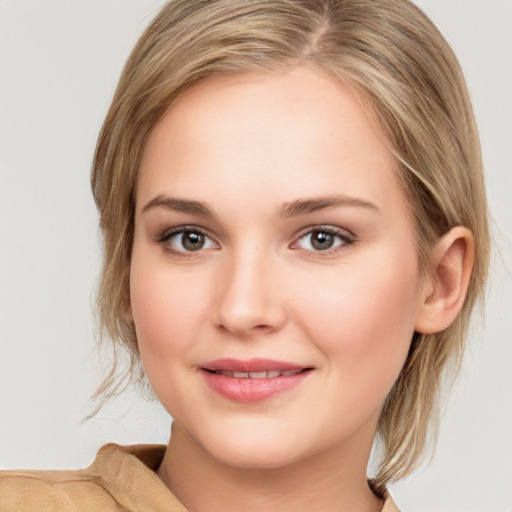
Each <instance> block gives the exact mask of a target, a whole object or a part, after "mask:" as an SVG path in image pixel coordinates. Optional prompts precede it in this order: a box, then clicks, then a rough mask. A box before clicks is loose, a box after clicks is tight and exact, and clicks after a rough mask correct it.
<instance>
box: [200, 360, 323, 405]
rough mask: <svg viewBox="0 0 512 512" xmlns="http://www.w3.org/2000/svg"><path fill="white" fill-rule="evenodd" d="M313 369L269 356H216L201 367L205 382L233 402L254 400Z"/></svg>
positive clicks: (284, 387)
mask: <svg viewBox="0 0 512 512" xmlns="http://www.w3.org/2000/svg"><path fill="white" fill-rule="evenodd" d="M312 371H313V368H312V367H310V366H307V367H306V366H302V365H297V364H294V363H288V362H283V361H275V360H271V359H259V358H256V359H249V360H238V359H217V360H215V361H211V362H209V363H206V364H205V365H203V366H202V367H201V373H202V375H203V376H204V378H205V380H206V383H207V385H208V386H209V388H210V389H212V390H213V391H214V392H215V393H216V394H218V395H220V396H222V397H223V398H227V399H229V400H232V401H235V402H243V403H254V402H261V401H263V400H267V399H270V398H271V397H273V396H275V395H276V394H281V393H284V392H286V391H290V390H292V389H294V388H295V387H297V386H299V385H300V384H301V383H302V382H303V381H304V380H305V379H306V378H307V376H309V375H310V374H311V373H312Z"/></svg>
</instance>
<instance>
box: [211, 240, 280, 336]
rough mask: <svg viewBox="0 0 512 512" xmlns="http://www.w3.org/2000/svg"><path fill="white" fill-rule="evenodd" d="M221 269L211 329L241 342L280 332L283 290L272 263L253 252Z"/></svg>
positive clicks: (241, 255) (227, 263) (247, 252)
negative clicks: (247, 338)
mask: <svg viewBox="0 0 512 512" xmlns="http://www.w3.org/2000/svg"><path fill="white" fill-rule="evenodd" d="M223 265H224V266H223V269H222V271H221V272H219V275H218V281H217V282H218V295H217V302H216V304H215V306H214V312H213V322H214V324H215V326H216V327H217V328H219V329H222V330H224V331H226V332H229V333H230V334H232V335H234V336H236V337H241V338H246V337H250V336H252V335H255V334H265V333H272V332H275V331H277V330H279V329H280V328H282V326H283V325H284V323H285V321H286V308H285V303H284V302H285V301H284V292H285V290H284V286H283V284H284V283H283V282H282V275H281V276H280V274H279V269H277V268H276V265H275V262H273V261H272V259H271V258H270V257H269V256H268V255H266V254H265V253H261V252H258V251H256V250H254V249H253V250H251V251H246V252H245V254H240V255H238V257H236V258H235V257H233V258H232V259H230V260H226V261H225V262H224V263H223Z"/></svg>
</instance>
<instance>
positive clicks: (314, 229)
mask: <svg viewBox="0 0 512 512" xmlns="http://www.w3.org/2000/svg"><path fill="white" fill-rule="evenodd" d="M314 233H325V234H328V235H332V236H334V237H336V238H337V239H338V242H339V243H338V245H335V246H334V247H332V248H329V249H324V250H316V251H315V250H312V249H304V250H305V251H307V252H308V253H309V254H311V255H314V256H317V255H318V256H321V255H330V254H334V253H336V252H338V251H340V250H343V248H344V247H346V246H349V245H353V244H354V243H355V242H356V238H355V236H354V235H353V234H352V233H350V232H347V230H342V229H340V228H336V227H334V226H318V225H315V226H310V227H308V228H305V229H304V230H302V232H301V233H300V234H299V236H298V237H297V239H296V241H295V242H293V244H292V247H293V246H296V245H297V244H298V243H299V242H300V241H301V240H302V239H304V238H306V237H307V236H311V235H313V234H314ZM335 243H336V242H335Z"/></svg>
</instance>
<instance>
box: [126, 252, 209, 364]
mask: <svg viewBox="0 0 512 512" xmlns="http://www.w3.org/2000/svg"><path fill="white" fill-rule="evenodd" d="M140 262H141V259H139V258H137V255H136V254H134V257H133V260H132V266H131V274H130V297H131V307H132V315H133V321H134V323H135V328H136V333H137V340H138V344H139V350H140V352H141V356H142V358H143V362H144V366H145V367H146V370H148V368H147V366H148V365H149V364H152V362H153V361H154V362H158V361H159V360H160V361H161V360H162V359H168V358H169V356H172V355H174V354H178V353H180V352H181V351H184V350H185V349H186V348H187V346H188V344H189V342H190V340H193V339H194V338H195V337H197V336H198V329H199V328H200V326H201V324H202V322H201V318H202V317H203V316H204V315H205V312H206V311H207V305H206V304H205V300H206V297H207V294H206V293H205V286H207V285H206V283H204V282H203V284H202V286H201V287H198V286H196V284H197V280H196V279H191V278H190V276H187V273H186V272H170V271H169V269H168V268H165V267H164V268H163V269H162V270H161V271H160V270H158V268H155V267H154V268H153V269H152V270H151V271H149V272H148V271H145V269H146V268H147V267H146V266H145V265H144V266H142V265H140Z"/></svg>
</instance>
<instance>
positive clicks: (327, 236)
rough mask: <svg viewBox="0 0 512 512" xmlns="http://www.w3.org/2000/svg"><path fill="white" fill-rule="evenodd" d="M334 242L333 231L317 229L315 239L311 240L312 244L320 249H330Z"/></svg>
mask: <svg viewBox="0 0 512 512" xmlns="http://www.w3.org/2000/svg"><path fill="white" fill-rule="evenodd" d="M333 243H334V237H333V236H332V235H331V233H326V232H324V231H317V232H316V233H314V234H313V239H312V241H311V245H312V246H313V247H314V248H315V249H318V250H320V251H325V250H326V249H330V248H331V247H332V244H333Z"/></svg>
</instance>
